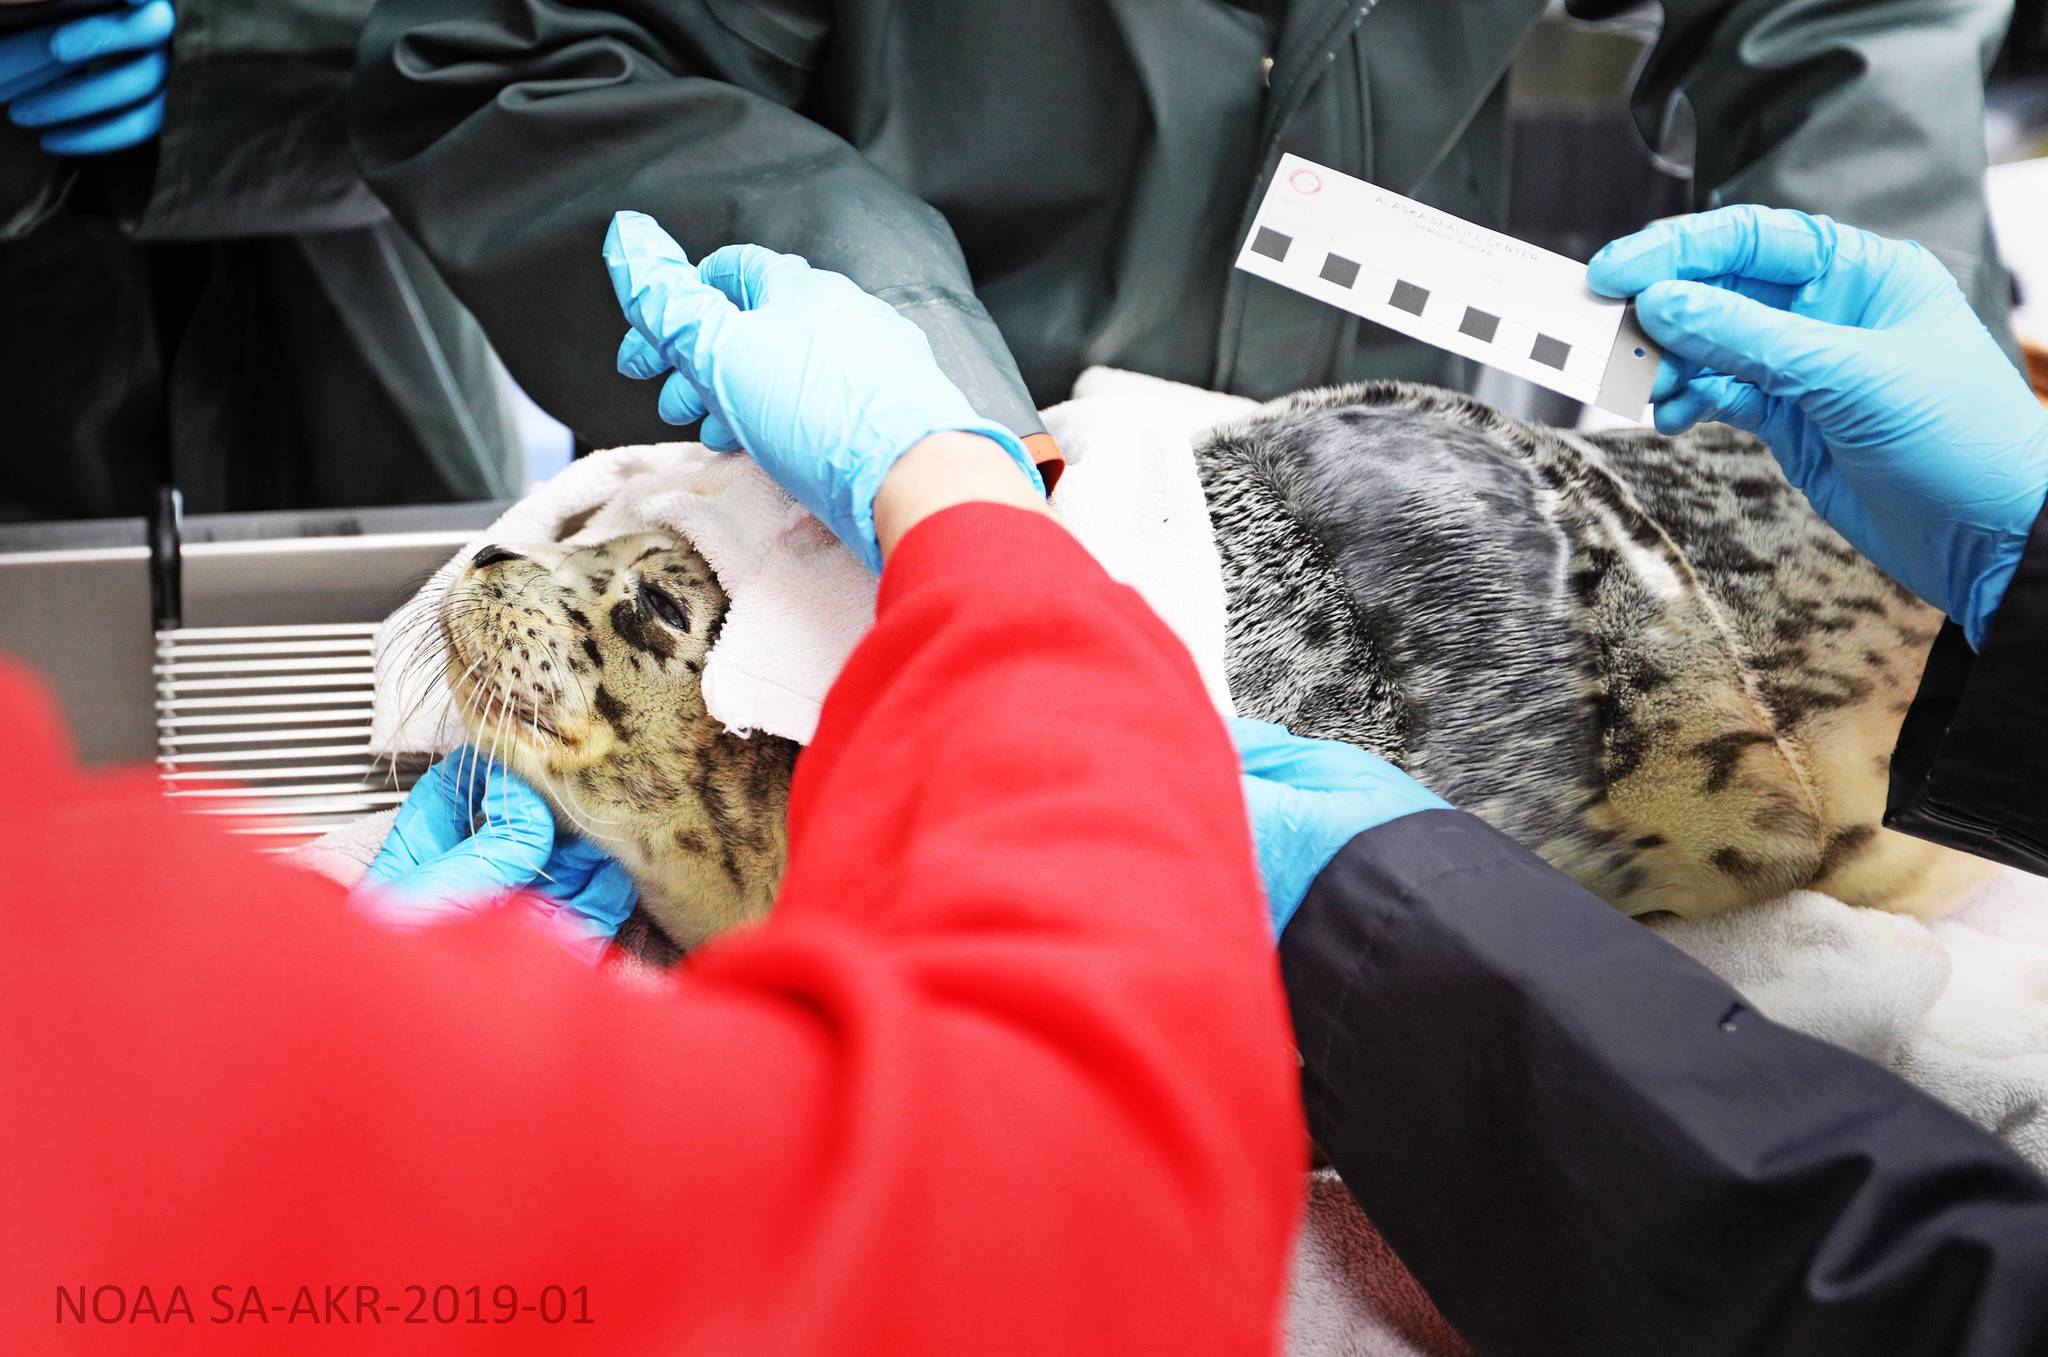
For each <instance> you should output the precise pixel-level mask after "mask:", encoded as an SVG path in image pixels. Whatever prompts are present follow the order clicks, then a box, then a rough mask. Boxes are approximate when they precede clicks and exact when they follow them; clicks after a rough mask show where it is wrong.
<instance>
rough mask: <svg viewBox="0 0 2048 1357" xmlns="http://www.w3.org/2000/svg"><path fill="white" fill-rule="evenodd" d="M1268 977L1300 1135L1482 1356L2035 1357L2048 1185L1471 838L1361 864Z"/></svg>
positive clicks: (1301, 925) (1347, 864)
mask: <svg viewBox="0 0 2048 1357" xmlns="http://www.w3.org/2000/svg"><path fill="white" fill-rule="evenodd" d="M1280 958H1281V965H1282V970H1283V973H1284V974H1285V977H1286V981H1287V990H1288V996H1289V1000H1290V1002H1291V1004H1292V1007H1293V1013H1294V1021H1295V1026H1296V1034H1297V1042H1298V1044H1299V1046H1300V1048H1301V1055H1302V1062H1303V1081H1304V1093H1305V1097H1306V1103H1307V1107H1308V1118H1309V1129H1310V1131H1311V1132H1312V1134H1313V1135H1314V1137H1315V1139H1316V1142H1317V1144H1318V1145H1320V1146H1321V1148H1322V1150H1323V1152H1324V1153H1325V1154H1326V1155H1327V1156H1328V1157H1329V1159H1330V1161H1331V1163H1332V1164H1333V1165H1334V1166H1335V1167H1336V1169H1337V1171H1338V1172H1339V1174H1340V1175H1342V1177H1343V1179H1344V1181H1345V1183H1346V1185H1347V1186H1348V1187H1349V1188H1350V1189H1351V1192H1352V1194H1353V1195H1354V1196H1355V1197H1356V1198H1357V1199H1358V1202H1359V1204H1360V1206H1362V1207H1363V1208H1364V1210H1365V1212H1366V1214H1367V1215H1369V1216H1370V1217H1371V1218H1372V1220H1373V1222H1374V1223H1375V1224H1376V1225H1377V1226H1378V1227H1379V1228H1380V1230H1381V1231H1382V1232H1383V1233H1384V1234H1385V1236H1386V1238H1387V1240H1388V1242H1389V1243H1391V1244H1392V1245H1393V1247H1394V1249H1395V1250H1396V1251H1397V1252H1398V1253H1399V1254H1400V1256H1401V1258H1402V1260H1403V1261H1404V1262H1406V1263H1407V1264H1408V1266H1409V1267H1410V1268H1411V1269H1412V1270H1413V1271H1414V1273H1415V1275H1416V1277H1417V1278H1418V1280H1420V1281H1421V1282H1422V1284H1423V1286H1424V1287H1425V1288H1426V1289H1427V1290H1428V1291H1429V1293H1430V1295H1431V1296H1432V1297H1433V1298H1434V1299H1435V1300H1436V1302H1437V1304H1438V1305H1439V1306H1440V1307H1441V1309H1442V1310H1443V1312H1444V1315H1445V1317H1446V1318H1448V1319H1449V1320H1450V1321H1451V1323H1452V1324H1454V1325H1455V1326H1456V1327H1457V1328H1458V1329H1459V1330H1460V1331H1461V1332H1462V1333H1463V1334H1464V1335H1465V1337H1466V1338H1467V1339H1469V1340H1470V1341H1471V1342H1472V1343H1473V1344H1474V1346H1475V1347H1477V1349H1478V1350H1479V1351H1481V1352H1485V1353H1532V1354H1534V1353H1541V1354H1554V1353H1558V1352H1571V1353H1574V1354H1579V1355H1580V1357H1587V1355H1589V1354H1603V1353H1615V1354H1642V1353H1650V1352H1654V1353H1657V1354H1658V1355H1659V1357H1677V1355H1678V1354H1692V1353H1701V1354H1706V1353H1716V1354H1742V1355H1743V1357H1761V1355H1762V1354H1773V1353H1785V1354H1792V1353H1799V1354H1814V1353H1856V1354H1864V1353H1878V1352H1882V1353H1885V1354H1887V1355H1888V1357H1899V1355H1901V1354H1914V1353H1930V1354H1931V1353H1942V1354H1953V1353H1964V1354H1992V1353H1997V1354H2020V1353H2035V1354H2038V1353H2044V1352H2048V1182H2044V1181H2043V1180H2042V1178H2041V1177H2040V1176H2038V1175H2037V1174H2035V1173H2034V1172H2033V1171H2032V1170H2031V1169H2030V1168H2029V1167H2028V1166H2027V1165H2026V1164H2025V1163H2024V1162H2023V1161H2021V1160H2020V1159H2018V1158H2017V1157H2016V1156H2015V1155H2013V1154H2012V1153H2011V1152H2010V1151H2009V1150H2007V1149H2006V1148H2005V1147H2004V1146H2003V1145H2002V1144H2000V1143H1999V1142H1998V1141H1997V1140H1996V1139H1994V1138H1993V1137H1991V1136H1989V1135H1987V1134H1985V1133H1984V1132H1982V1131H1980V1130H1979V1129H1977V1128H1976V1127H1975V1126H1973V1125H1971V1124H1970V1123H1969V1122H1967V1121H1965V1120H1964V1119H1963V1118H1961V1117H1960V1116H1957V1115H1956V1114H1955V1113H1953V1112H1951V1111H1949V1110H1948V1109H1947V1108H1945V1107H1942V1106H1941V1105H1939V1104H1937V1103H1936V1102H1934V1101H1933V1100H1931V1099H1929V1098H1927V1097H1925V1096H1924V1095H1922V1094H1921V1093H1919V1092H1918V1091H1916V1090H1914V1089H1913V1088H1911V1087H1909V1086H1908V1085H1907V1084H1905V1083H1904V1082H1903V1081H1901V1080H1900V1079H1898V1078H1897V1077H1895V1076H1894V1075H1892V1074H1891V1073H1889V1072H1888V1071H1886V1070H1883V1069H1881V1068H1879V1067H1878V1066H1876V1065H1874V1064H1871V1063H1870V1062H1868V1061H1866V1060H1864V1059H1862V1058H1861V1057H1859V1056H1855V1055H1852V1054H1850V1053H1848V1052H1845V1051H1841V1050H1838V1049H1836V1048H1834V1047H1831V1046H1827V1045H1824V1044H1822V1043H1820V1042H1817V1041H1814V1040H1811V1039H1809V1038H1807V1037H1804V1036H1801V1035H1799V1034H1797V1033H1795V1032H1791V1031H1789V1030H1787V1029H1785V1028H1782V1027H1779V1026H1777V1025H1776V1024H1774V1023H1772V1022H1769V1021H1768V1020H1766V1019H1765V1018H1763V1017H1762V1016H1761V1015H1759V1014H1758V1013H1756V1012H1754V1011H1753V1010H1751V1009H1750V1008H1749V1007H1748V1006H1747V1005H1745V1004H1744V1002H1743V1001H1742V999H1741V997H1740V996H1739V995H1738V994H1737V993H1736V992H1735V991H1734V990H1733V989H1731V988H1729V986H1728V985H1726V984H1725V983H1723V982H1722V981H1721V980H1719V979H1718V978H1716V977H1715V976H1714V975H1712V974H1711V973H1710V972H1708V971H1707V970H1705V969H1704V968H1703V967H1701V966H1699V965H1698V964H1697V963H1695V962H1694V961H1692V960H1691V959H1690V958H1689V957H1687V956H1685V955H1684V954H1683V953H1681V952H1680V951H1678V950H1677V949H1676V948H1674V947H1672V946H1670V945H1669V944H1667V943H1665V942H1664V941H1663V940H1662V939H1660V938H1658V937H1657V936H1656V935H1655V934H1654V933H1652V932H1651V931H1649V930H1648V929H1645V928H1643V927H1642V926H1641V925H1639V924H1637V923H1635V922H1633V921H1632V920H1630V919H1628V918H1625V917H1624V916H1622V915H1620V914H1618V913H1616V912H1615V911H1614V910H1613V909H1612V908H1610V907H1609V906H1607V905H1606V904H1604V903H1603V902H1601V901H1600V900H1598V899H1596V898H1595V897H1593V896H1592V895H1590V894H1588V893H1587V892H1585V891H1584V890H1582V889H1580V888H1579V887H1578V886H1577V885H1576V884H1574V883H1573V882H1572V881H1570V880H1569V879H1568V878H1566V877H1564V876H1563V875H1561V874H1560V873H1558V872H1556V871H1555V870H1553V869H1552V868H1551V867H1549V866H1548V865H1546V864H1545V863H1543V862H1542V861H1541V860H1540V859H1538V858H1536V857H1535V856H1533V855H1532V854H1530V853H1528V852H1526V851H1524V850H1523V849H1521V848H1520V847H1518V846H1516V845H1515V844H1514V843H1512V842H1510V841H1509V840H1508V839H1507V838H1506V837H1505V836H1503V835H1501V834H1499V833H1498V832H1496V831H1495V830H1493V829H1491V828H1489V827H1488V826H1486V825H1485V824H1483V823H1482V822H1481V821H1479V820H1477V819H1475V818H1473V817H1471V816H1469V815H1465V814H1462V813H1460V812H1455V811H1430V812H1425V813H1423V814H1419V815H1412V816H1408V817H1406V818H1404V819H1401V820H1396V821H1394V822H1392V823H1391V824H1387V825H1384V826H1381V827H1380V828H1378V829H1375V830H1372V831H1369V832H1368V833H1365V834H1362V835H1360V836H1359V837H1358V838H1356V839H1354V840H1352V842H1351V843H1350V844H1349V845H1348V846H1347V847H1346V848H1345V849H1344V850H1343V851H1342V852H1340V853H1339V854H1338V855H1337V858H1336V860H1335V861H1333V862H1332V863H1331V864H1330V866H1329V867H1328V868H1327V869H1326V870H1325V871H1324V872H1323V874H1322V876H1321V877H1319V878H1318V879H1317V881H1316V884H1315V886H1314V887H1313V888H1312V889H1311V890H1310V892H1309V894H1308V898H1307V899H1306V900H1305V901H1304V902H1303V904H1302V907H1301V909H1300V911H1299V912H1298V913H1297V914H1296V915H1295V917H1294V919H1293V920H1292V922H1290V923H1289V925H1288V927H1287V930H1286V932H1285V934H1284V935H1283V936H1282V938H1281V946H1280Z"/></svg>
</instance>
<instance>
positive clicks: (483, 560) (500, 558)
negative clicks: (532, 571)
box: [469, 546, 526, 570]
mask: <svg viewBox="0 0 2048 1357" xmlns="http://www.w3.org/2000/svg"><path fill="white" fill-rule="evenodd" d="M524 559H526V558H525V557H523V556H521V555H520V554H519V553H518V552H516V551H511V550H508V549H506V548H505V547H501V546H487V547H482V548H479V549H478V551H477V553H476V555H475V556H473V557H471V558H470V562H469V563H470V565H471V566H472V567H473V568H475V569H478V570H481V569H483V568H484V567H485V566H487V565H499V564H501V563H503V562H505V561H520V560H524Z"/></svg>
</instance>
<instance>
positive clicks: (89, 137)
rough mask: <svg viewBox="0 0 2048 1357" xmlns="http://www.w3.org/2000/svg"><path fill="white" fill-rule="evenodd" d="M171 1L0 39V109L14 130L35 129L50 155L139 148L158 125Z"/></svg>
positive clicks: (133, 1)
mask: <svg viewBox="0 0 2048 1357" xmlns="http://www.w3.org/2000/svg"><path fill="white" fill-rule="evenodd" d="M176 27H177V13H176V11H175V10H173V9H172V7H171V0H128V3H127V5H126V6H125V7H123V8H119V9H112V10H108V11H105V12H104V13H99V14H88V15H85V16H84V17H82V18H78V19H71V20H68V21H66V22H63V23H55V24H49V25H47V26H45V27H42V28H34V29H30V30H28V31H27V32H24V33H16V34H14V35H12V36H10V37H6V38H0V104H5V105H7V117H8V120H9V121H11V122H13V123H14V124H15V125H16V126H18V127H27V128H35V129H41V130H42V135H41V137H40V138H39V141H40V143H41V145H42V148H43V149H44V150H46V151H48V152H50V154H52V155H65V156H89V155H105V154H107V153H108V152H110V151H123V150H126V149H128V148H129V147H131V146H139V145H141V144H142V143H143V142H145V141H148V140H149V139H150V138H151V137H154V136H155V135H156V134H157V133H158V132H159V131H161V130H162V129H163V125H164V81H165V79H166V78H167V77H168V76H169V74H170V69H171V59H170V41H171V33H172V30H174V29H175V28H176Z"/></svg>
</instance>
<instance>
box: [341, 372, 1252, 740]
mask: <svg viewBox="0 0 2048 1357" xmlns="http://www.w3.org/2000/svg"><path fill="white" fill-rule="evenodd" d="M1251 404H1252V403H1251V402H1250V401H1245V400H1241V399H1239V398H1237V397H1232V396H1218V395H1216V394H1215V393H1213V392H1207V391H1200V390H1197V389H1195V388H1192V387H1185V386H1180V385H1177V384H1175V383H1172V382H1161V381H1157V380H1155V379H1153V378H1149V377H1141V376H1137V375H1135V374H1131V373H1119V372H1110V371H1107V370H1104V369H1095V370H1092V371H1090V372H1088V373H1085V374H1083V376H1082V379H1081V381H1080V382H1079V383H1078V384H1077V386H1076V398H1075V399H1074V400H1071V401H1068V402H1066V403H1065V404H1063V405H1059V406H1055V407H1053V408H1052V409H1051V410H1048V411H1046V412H1045V420H1046V426H1047V428H1048V429H1049V430H1050V431H1051V433H1052V434H1053V436H1054V437H1055V438H1056V439H1058V440H1059V441H1060V444H1061V447H1062V449H1063V450H1064V451H1065V452H1066V454H1067V457H1068V468H1067V473H1066V475H1065V476H1064V477H1063V478H1062V479H1061V481H1060V483H1059V488H1058V490H1057V491H1056V492H1055V493H1054V495H1053V498H1052V505H1053V509H1054V512H1055V513H1057V514H1058V515H1059V517H1060V519H1061V521H1062V522H1064V523H1065V524H1066V525H1067V527H1068V529H1069V530H1070V531H1072V532H1073V534H1074V535H1075V537H1077V538H1078V539H1079V540H1080V541H1081V543H1082V545H1084V546H1086V547H1087V548H1088V549H1089V551H1090V552H1092V553H1093V554H1094V555H1095V557H1096V558H1097V559H1098V560H1100V561H1101V562H1102V564H1103V567H1104V568H1105V569H1106V570H1107V571H1108V572H1109V573H1110V574H1111V575H1112V576H1113V577H1115V578H1116V579H1119V580H1121V581H1123V582H1124V583H1126V584H1129V585H1130V586H1132V587H1133V588H1135V589H1136V590H1137V591H1138V592H1139V593H1140V594H1141V595H1143V596H1144V598H1145V600H1146V602H1148V603H1149V604H1151V606H1152V608H1153V609H1154V611H1156V612H1158V613H1159V615H1160V617H1161V618H1162V619H1163V620H1164V621H1165V622H1166V624H1167V625H1168V626H1169V627H1171V628H1172V629H1173V630H1174V632H1175V633H1176V634H1177V635H1178V636H1179V637H1180V638H1181V640H1182V641H1183V642H1184V643H1185V644H1186V645H1187V647H1188V649H1189V651H1190V653H1192V654H1193V656H1194V659H1195V665H1196V668H1197V670H1198V671H1199V672H1200V673H1201V675H1202V679H1203V682H1204V684H1205V685H1206V686H1207V687H1208V690H1209V694H1210V696H1211V698H1212V699H1213V700H1214V701H1215V703H1216V705H1217V707H1218V708H1219V709H1220V710H1222V711H1224V712H1226V713H1227V712H1229V711H1230V710H1231V706H1230V690H1229V685H1228V683H1227V681H1226V680H1225V678H1224V668H1223V632H1224V599H1223V571H1222V563H1221V561H1220V560H1219V558H1218V557H1217V554H1216V545H1215V540H1214V538H1213V537H1212V536H1211V534H1210V530H1209V516H1208V509H1207V507H1206V504H1205V502H1204V500H1203V497H1202V487H1201V483H1200V480H1199V478H1198V477H1197V476H1196V474H1195V465H1194V453H1193V442H1192V439H1193V436H1194V435H1195V434H1196V433H1197V432H1199V431H1200V430H1201V429H1203V428H1206V427H1208V426H1209V425H1211V424H1214V423H1217V422H1219V421H1221V420H1224V419H1228V418H1231V417H1233V416H1235V415H1236V414H1237V413H1238V412H1239V411H1241V410H1242V409H1244V408H1247V407H1249V406H1250V405H1251ZM657 528H659V529H666V530H669V531H673V532H677V533H680V534H681V535H683V536H684V537H686V538H688V539H689V540H690V542H691V543H692V544H693V545H694V546H695V547H696V548H697V550H699V551H700V552H702V553H703V555H704V558H705V559H706V560H707V561H708V562H710V565H711V568H712V570H713V571H714V572H716V574H717V575H718V580H719V583H720V584H721V585H723V586H724V588H725V591H726V594H727V596H728V597H729V598H730V599H731V610H730V611H729V613H728V614H727V616H726V620H725V624H724V626H723V627H722V628H721V629H720V631H719V639H718V643H717V645H716V646H714V647H713V648H712V651H711V654H710V656H709V657H708V659H707V660H706V662H705V667H704V702H705V705H706V707H708V708H709V709H710V711H711V714H712V715H713V716H715V717H717V718H718V719H719V720H720V721H721V722H723V723H724V724H725V725H726V726H727V727H728V728H730V729H732V730H735V731H738V732H741V733H747V732H752V731H756V730H762V731H767V732H768V733H769V734H772V735H782V736H786V737H788V738H789V739H792V740H796V741H798V742H800V743H807V742H808V741H809V740H810V738H811V736H812V734H813V732H815V731H816V729H817V724H818V712H819V708H820V706H821V705H822V703H823V702H824V699H825V693H826V691H827V690H828V689H830V687H831V686H832V682H833V680H834V679H835V678H837V677H838V675H839V671H840V669H841V668H842V667H844V665H845V663H846V660H847V657H848V656H849V655H851V654H852V652H853V648H854V646H856V645H857V644H859V642H860V638H861V636H862V635H863V634H865V632H866V631H867V629H868V627H869V626H871V625H872V624H873V621H874V608H875V578H874V577H873V576H872V575H870V574H868V573H867V571H866V570H865V569H863V568H862V566H861V565H860V563H859V562H858V561H857V560H855V559H854V557H853V555H852V553H850V552H848V551H847V550H846V549H845V548H844V547H842V546H841V545H839V543H838V542H836V541H835V540H833V539H832V537H831V536H830V534H828V533H827V532H826V531H825V529H824V528H823V527H822V526H821V525H820V524H819V523H818V522H817V520H815V519H813V518H812V517H811V516H810V515H809V514H807V513H805V512H804V511H803V510H802V509H800V508H798V507H797V506H796V505H795V504H794V503H792V502H791V501H790V499H789V497H788V496H787V495H785V494H783V492H782V491H781V489H780V488H778V487H777V486H776V485H775V483H774V482H773V481H771V480H769V479H768V477H767V476H766V475H765V474H764V473H763V472H762V471H761V469H760V468H759V467H758V466H756V465H755V464H754V463H753V461H752V460H751V459H749V458H746V457H742V456H737V455H719V454H716V453H711V452H707V451H706V450H705V449H704V448H703V447H702V446H700V445H698V444H694V443H677V444H663V445H659V446H652V447H637V448H616V449H613V450H611V451H609V452H601V453H598V454H596V455H594V456H592V457H588V458H585V459H583V460H581V461H578V462H575V463H572V464H571V465H570V466H569V468H568V469H567V470H565V471H563V472H562V473H561V474H559V475H557V476H555V477H553V478H552V479H550V480H549V481H547V482H546V483H544V484H542V485H541V486H539V487H537V488H536V489H535V490H534V491H533V492H532V493H531V494H529V495H527V496H526V498H524V499H522V500H521V501H519V503H517V504H515V505H513V506H512V507H511V508H510V509H508V510H506V511H505V513H504V515H503V516H502V517H500V518H499V519H498V521H497V522H496V523H493V524H492V525H491V527H490V528H489V529H488V530H487V531H485V532H484V533H482V534H481V535H479V536H478V537H477V538H476V539H475V540H474V541H472V542H470V543H468V544H466V545H465V546H464V548H463V549H462V551H460V552H458V553H457V554H456V555H455V557H454V558H453V559H452V560H450V562H449V563H448V564H447V565H446V566H444V567H443V568H442V569H441V570H440V571H438V572H436V574H435V575H434V577H433V578H432V579H431V580H429V581H428V583H427V584H426V586H425V587H423V588H422V589H421V590H420V592H419V593H418V594H417V595H415V596H414V597H413V598H412V599H411V600H410V601H408V602H407V603H406V604H405V605H404V606H403V607H402V608H400V609H399V610H398V612H396V613H394V614H393V615H392V617H391V618H390V619H389V620H388V621H387V622H386V624H385V626H384V627H383V629H382V630H381V631H380V632H379V633H378V638H377V693H376V701H375V704H374V712H373V717H372V726H371V736H372V739H373V741H374V742H375V743H376V744H377V746H378V748H380V749H384V750H387V751H390V752H394V753H397V752H418V753H435V752H440V751H442V750H445V749H447V748H449V747H451V746H452V745H454V744H456V743H458V742H459V741H460V739H461V729H460V725H459V723H458V722H457V721H456V720H455V719H454V711H453V704H452V702H451V700H450V698H449V696H448V691H447V685H446V681H445V678H444V676H443V675H442V674H441V673H440V672H439V671H438V670H437V669H432V668H429V667H423V666H422V665H420V664H418V663H415V662H414V656H415V654H416V653H417V647H418V646H419V645H420V644H421V642H422V641H424V640H425V639H426V638H427V637H429V636H431V634H432V628H431V626H430V625H429V623H430V620H431V617H432V614H433V613H434V611H435V610H436V609H437V608H438V606H439V602H440V599H441V597H442V595H443V594H444V593H445V592H446V591H447V588H448V585H449V583H450V582H451V581H452V580H453V578H454V576H455V572H456V570H457V569H458V568H459V566H460V563H461V562H462V561H464V560H466V559H467V558H468V557H469V556H470V555H472V554H473V553H474V552H475V551H476V549H477V548H478V547H480V546H482V545H483V544H485V543H487V542H501V543H507V544H512V545H516V544H518V543H520V542H523V541H524V542H531V541H551V542H553V541H560V542H571V543H578V542H596V541H602V540H604V539H605V538H608V537H613V536H617V535H619V534H621V533H627V532H636V531H641V530H646V529H657Z"/></svg>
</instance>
